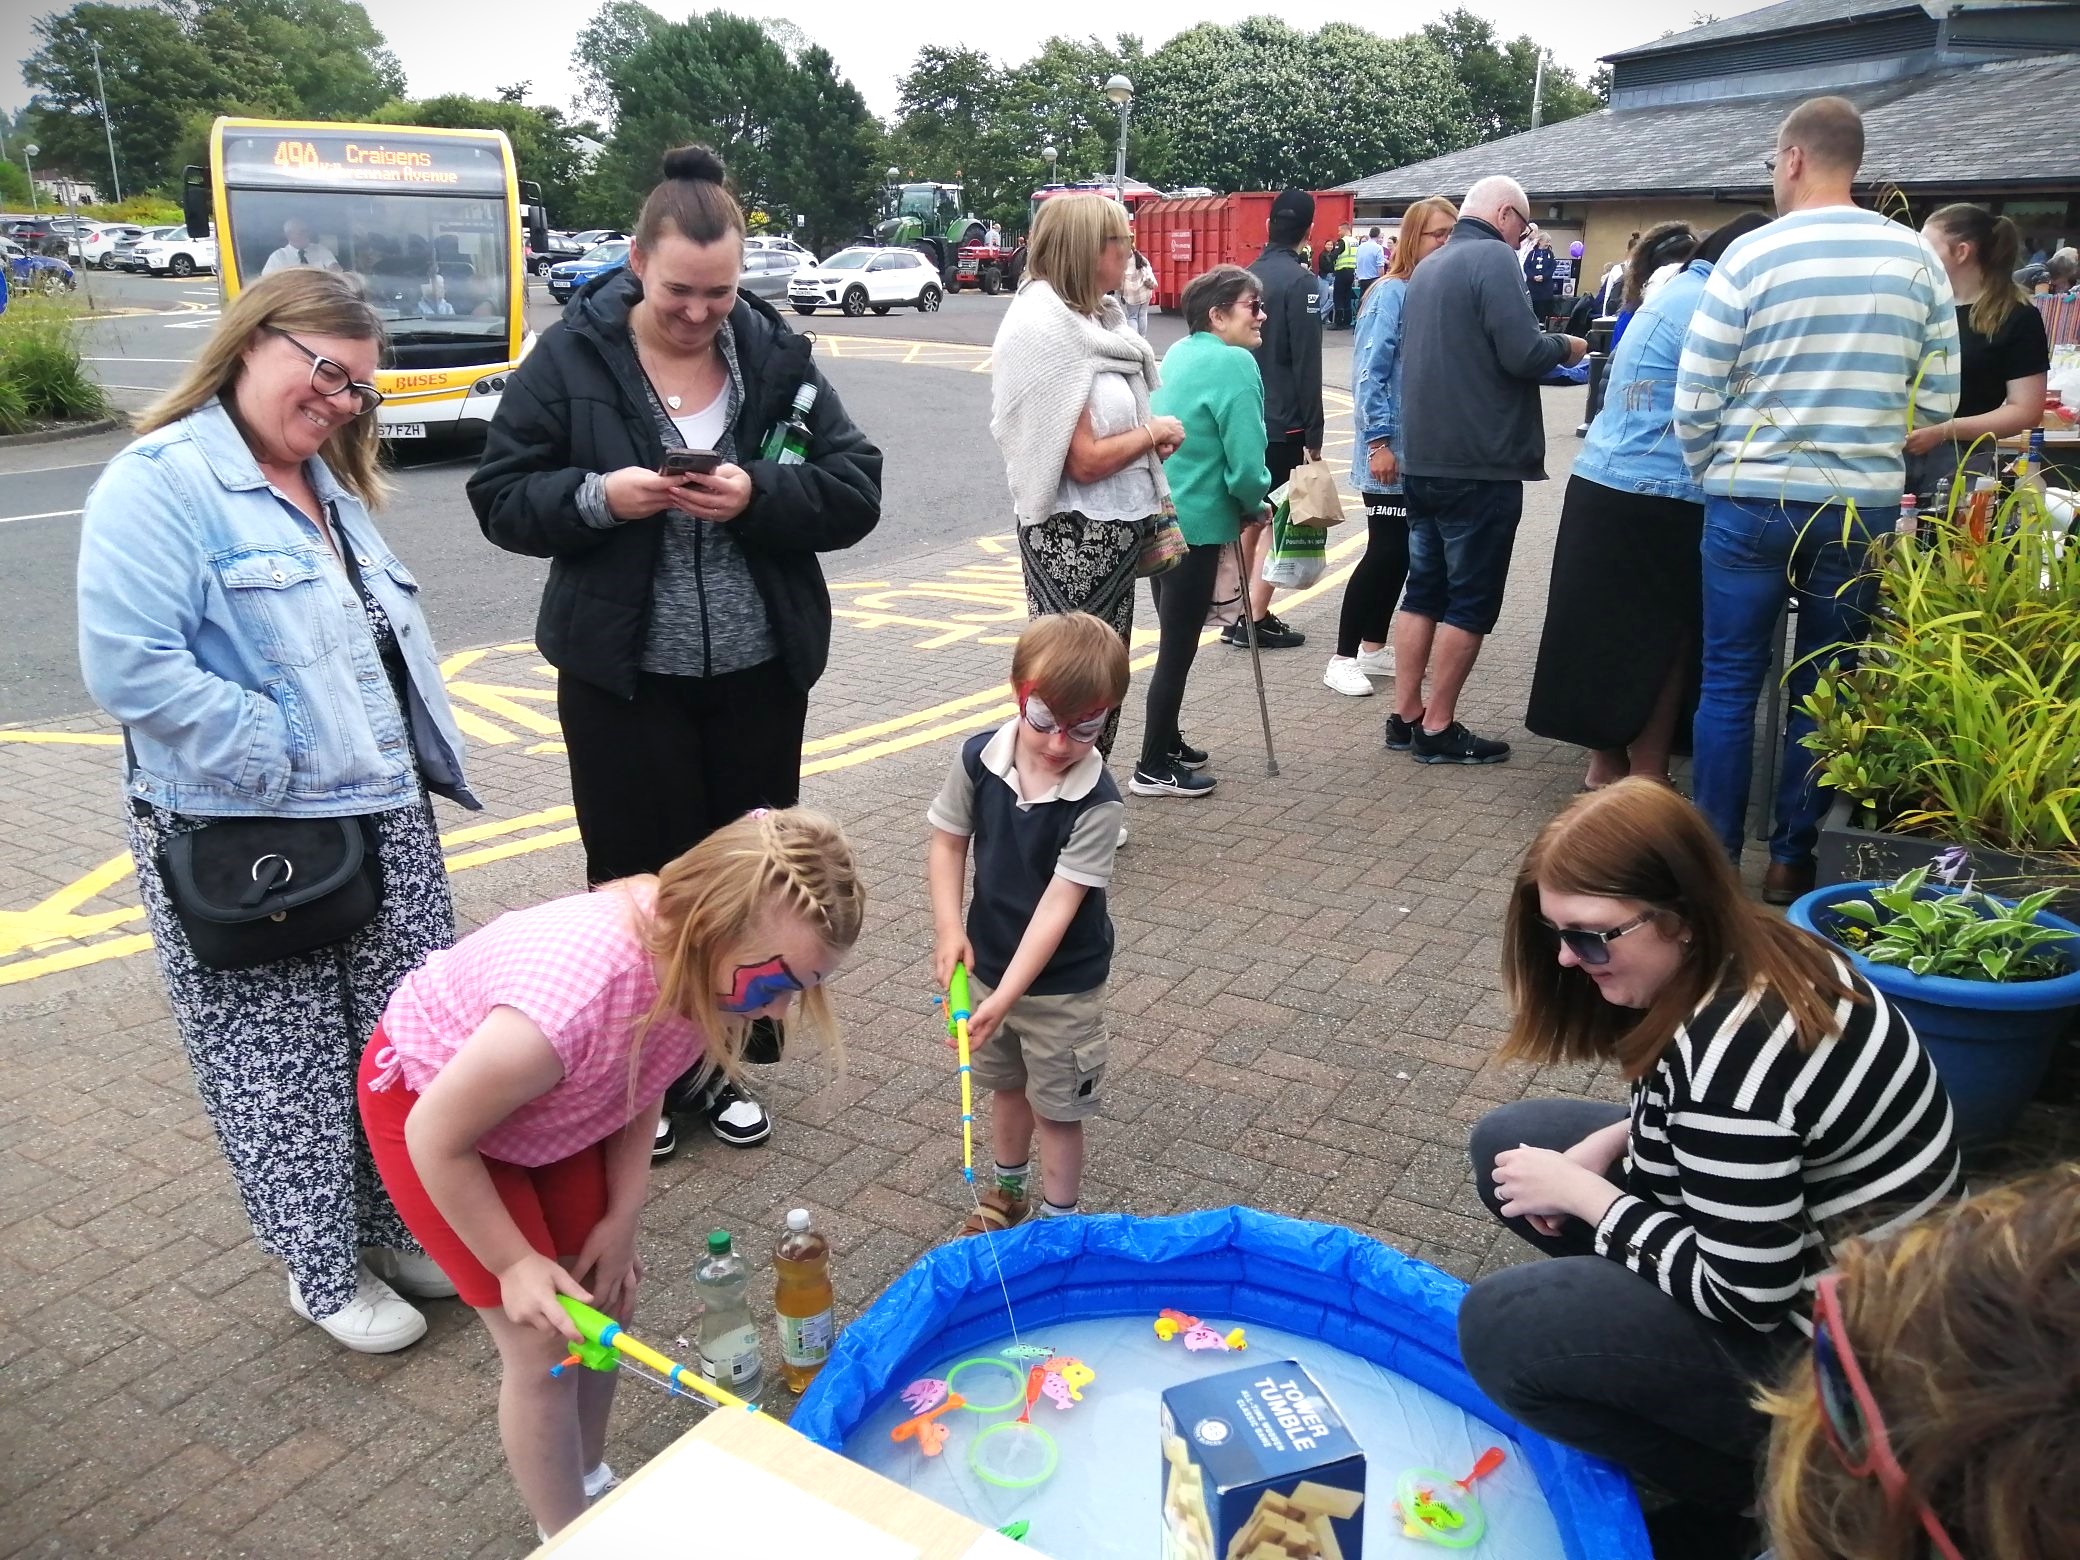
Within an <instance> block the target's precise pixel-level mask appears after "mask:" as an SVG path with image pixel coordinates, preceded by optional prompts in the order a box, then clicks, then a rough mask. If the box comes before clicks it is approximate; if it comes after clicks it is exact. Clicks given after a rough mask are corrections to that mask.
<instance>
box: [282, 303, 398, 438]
mask: <svg viewBox="0 0 2080 1560" xmlns="http://www.w3.org/2000/svg"><path fill="white" fill-rule="evenodd" d="M267 333H268V334H269V335H271V336H279V337H281V338H282V340H284V341H286V342H288V343H289V345H290V346H292V347H294V348H295V349H296V350H297V351H298V352H301V353H302V354H303V355H304V356H305V357H307V358H309V359H310V360H311V388H312V389H313V390H315V391H317V392H318V394H320V395H322V396H327V397H331V396H337V395H342V394H344V393H345V392H347V391H349V390H351V391H353V392H354V411H355V413H356V414H357V415H358V416H362V417H366V416H367V415H368V414H369V413H370V412H372V411H374V410H375V409H376V408H377V407H379V406H381V405H382V404H383V392H382V391H380V390H378V389H377V388H376V387H375V386H374V385H371V384H364V383H362V382H361V381H360V380H358V379H356V378H355V377H354V376H353V374H352V373H351V372H350V371H349V370H348V368H347V366H346V365H345V364H344V363H337V362H334V361H333V360H332V359H331V358H329V357H326V356H325V355H324V354H322V353H318V352H313V351H312V350H311V349H310V348H309V347H307V346H305V345H304V344H303V343H302V342H300V341H298V340H297V339H296V338H295V337H294V336H292V335H290V334H289V333H288V332H287V331H285V330H283V329H281V328H280V327H279V326H275V325H269V326H268V327H267Z"/></svg>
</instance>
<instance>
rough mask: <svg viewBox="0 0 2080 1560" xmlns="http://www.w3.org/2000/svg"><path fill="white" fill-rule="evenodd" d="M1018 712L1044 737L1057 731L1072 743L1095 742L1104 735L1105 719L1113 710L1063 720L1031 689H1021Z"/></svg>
mask: <svg viewBox="0 0 2080 1560" xmlns="http://www.w3.org/2000/svg"><path fill="white" fill-rule="evenodd" d="M1018 712H1019V714H1020V715H1022V716H1024V717H1025V723H1026V724H1027V725H1028V726H1031V727H1032V728H1033V730H1034V731H1035V732H1037V733H1039V734H1040V735H1041V736H1043V737H1051V736H1053V735H1054V734H1055V733H1056V732H1057V731H1059V732H1061V733H1062V734H1063V735H1064V736H1066V737H1068V739H1069V740H1070V741H1071V742H1095V741H1097V740H1098V738H1099V737H1100V736H1101V735H1102V734H1103V733H1104V730H1105V717H1106V716H1108V715H1110V714H1111V713H1112V711H1111V710H1109V709H1106V710H1099V711H1097V712H1095V713H1094V714H1090V715H1083V716H1079V717H1078V718H1077V719H1075V720H1068V721H1065V720H1061V719H1059V718H1058V717H1057V716H1056V715H1055V713H1054V711H1053V710H1051V709H1049V708H1048V707H1047V701H1046V700H1044V699H1042V698H1041V697H1040V695H1039V694H1037V693H1034V692H1032V691H1030V690H1029V689H1024V688H1021V689H1020V690H1019V694H1018Z"/></svg>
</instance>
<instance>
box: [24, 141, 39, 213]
mask: <svg viewBox="0 0 2080 1560" xmlns="http://www.w3.org/2000/svg"><path fill="white" fill-rule="evenodd" d="M42 150H43V148H42V147H40V146H38V145H37V144H36V143H35V142H34V141H31V142H29V143H28V144H27V145H25V146H24V147H23V148H22V161H23V162H25V163H27V164H28V166H29V211H30V214H31V215H32V216H38V217H40V216H42V215H43V207H42V206H40V205H38V204H37V201H36V154H37V153H38V152H40V151H42Z"/></svg>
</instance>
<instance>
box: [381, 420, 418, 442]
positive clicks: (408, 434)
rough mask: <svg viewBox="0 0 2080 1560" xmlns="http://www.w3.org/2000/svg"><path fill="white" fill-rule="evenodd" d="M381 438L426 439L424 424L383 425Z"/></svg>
mask: <svg viewBox="0 0 2080 1560" xmlns="http://www.w3.org/2000/svg"><path fill="white" fill-rule="evenodd" d="M383 437H384V438H386V439H423V438H425V437H426V424H424V423H385V424H384V425H383Z"/></svg>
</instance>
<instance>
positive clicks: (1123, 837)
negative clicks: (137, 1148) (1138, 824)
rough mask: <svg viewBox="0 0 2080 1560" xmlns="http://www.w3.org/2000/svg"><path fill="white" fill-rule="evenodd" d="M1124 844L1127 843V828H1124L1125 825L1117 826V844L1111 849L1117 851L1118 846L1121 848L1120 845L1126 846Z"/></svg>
mask: <svg viewBox="0 0 2080 1560" xmlns="http://www.w3.org/2000/svg"><path fill="white" fill-rule="evenodd" d="M1126 843H1127V826H1126V825H1125V824H1121V825H1120V826H1119V840H1118V842H1117V843H1116V844H1114V846H1113V847H1112V848H1113V849H1114V850H1117V849H1119V848H1120V846H1121V845H1124V844H1126Z"/></svg>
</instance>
